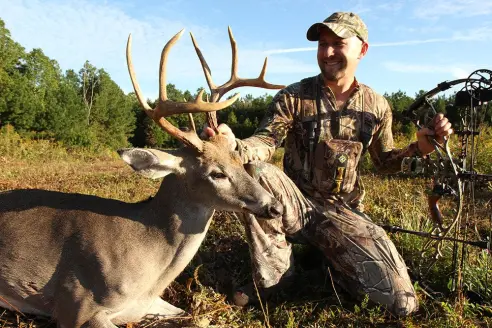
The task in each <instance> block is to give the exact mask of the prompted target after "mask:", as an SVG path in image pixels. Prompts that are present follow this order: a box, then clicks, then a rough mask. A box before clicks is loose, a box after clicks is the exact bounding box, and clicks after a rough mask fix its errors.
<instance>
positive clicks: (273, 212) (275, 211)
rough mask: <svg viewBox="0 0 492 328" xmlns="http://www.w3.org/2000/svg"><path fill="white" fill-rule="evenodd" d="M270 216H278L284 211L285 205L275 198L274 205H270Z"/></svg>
mask: <svg viewBox="0 0 492 328" xmlns="http://www.w3.org/2000/svg"><path fill="white" fill-rule="evenodd" d="M267 211H268V217H270V218H272V219H273V218H277V217H279V216H281V215H282V214H283V213H284V206H283V205H282V204H281V203H280V202H279V201H278V200H275V202H273V204H272V205H270V206H268V210H267Z"/></svg>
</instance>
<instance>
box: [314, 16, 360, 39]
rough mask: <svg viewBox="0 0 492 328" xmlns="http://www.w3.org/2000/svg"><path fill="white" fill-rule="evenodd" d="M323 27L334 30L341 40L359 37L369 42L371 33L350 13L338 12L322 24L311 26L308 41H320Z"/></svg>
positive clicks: (358, 18) (357, 17)
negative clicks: (320, 31)
mask: <svg viewBox="0 0 492 328" xmlns="http://www.w3.org/2000/svg"><path fill="white" fill-rule="evenodd" d="M321 27H327V28H329V29H330V30H332V31H333V32H334V33H335V34H336V35H338V36H339V37H341V38H344V39H346V38H350V37H352V36H357V37H358V38H360V39H361V40H362V41H364V42H367V39H368V37H369V33H368V31H367V27H366V24H364V22H363V21H362V19H361V18H360V17H359V16H358V15H357V14H354V13H349V12H337V13H333V14H331V15H330V17H328V18H327V19H325V20H324V21H323V22H322V23H316V24H313V25H311V27H310V28H309V29H308V31H307V35H306V37H307V39H308V40H309V41H318V40H319V29H320V28H321Z"/></svg>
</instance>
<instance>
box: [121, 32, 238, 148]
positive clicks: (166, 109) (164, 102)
mask: <svg viewBox="0 0 492 328" xmlns="http://www.w3.org/2000/svg"><path fill="white" fill-rule="evenodd" d="M183 31H184V30H181V31H180V32H178V33H177V34H176V35H174V36H173V37H172V38H171V40H169V41H168V42H167V43H166V45H165V46H164V49H163V50H162V53H161V62H160V69H159V101H158V105H157V107H156V108H155V109H152V108H150V106H149V105H148V104H147V102H146V101H145V99H144V97H143V95H142V91H141V90H140V86H139V84H138V82H137V79H136V74H135V71H134V68H133V62H132V57H131V41H132V38H131V34H130V35H129V36H128V43H127V47H126V58H127V64H128V71H129V73H130V78H131V81H132V84H133V88H134V90H135V93H136V95H137V99H138V101H139V103H140V105H141V106H142V107H143V109H144V111H145V113H146V114H147V115H148V116H149V117H150V118H152V119H153V120H154V121H155V122H156V123H157V124H158V125H159V126H160V127H161V128H162V129H163V130H165V131H166V132H168V133H169V134H170V135H172V136H174V137H176V138H177V139H179V140H180V141H182V142H183V143H184V144H185V145H187V146H192V147H193V148H195V149H197V150H198V151H201V149H202V146H203V143H202V141H201V140H200V138H198V136H197V135H196V133H190V132H183V131H181V130H180V129H178V128H176V127H175V126H173V125H172V124H171V123H169V121H167V120H166V119H165V117H167V116H170V115H173V114H180V113H199V112H215V111H217V110H220V109H223V108H226V107H228V106H230V105H232V104H233V103H234V102H235V101H236V100H237V99H238V98H239V94H237V95H235V96H234V97H232V98H231V99H228V100H226V101H223V102H212V103H209V102H204V101H203V100H202V96H203V90H202V91H200V92H199V93H198V95H197V97H196V99H195V101H193V102H173V101H170V100H168V99H167V92H166V63H167V55H168V53H169V50H170V49H171V48H172V46H173V45H174V44H175V43H176V41H178V40H179V38H180V37H181V35H182V33H183Z"/></svg>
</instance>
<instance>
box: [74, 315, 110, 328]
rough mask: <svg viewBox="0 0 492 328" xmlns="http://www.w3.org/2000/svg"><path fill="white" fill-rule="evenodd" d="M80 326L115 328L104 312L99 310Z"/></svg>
mask: <svg viewBox="0 0 492 328" xmlns="http://www.w3.org/2000/svg"><path fill="white" fill-rule="evenodd" d="M82 328H117V326H116V325H114V324H113V323H112V322H111V320H109V318H108V316H107V315H106V313H104V312H99V313H97V314H96V315H95V316H93V317H92V318H91V319H90V320H89V321H87V322H86V323H84V324H83V325H82Z"/></svg>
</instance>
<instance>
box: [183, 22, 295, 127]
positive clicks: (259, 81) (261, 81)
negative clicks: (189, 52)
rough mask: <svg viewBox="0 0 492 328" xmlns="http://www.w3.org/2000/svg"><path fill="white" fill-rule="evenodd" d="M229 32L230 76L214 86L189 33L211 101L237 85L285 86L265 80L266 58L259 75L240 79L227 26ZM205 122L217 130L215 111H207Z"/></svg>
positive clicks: (204, 61)
mask: <svg viewBox="0 0 492 328" xmlns="http://www.w3.org/2000/svg"><path fill="white" fill-rule="evenodd" d="M228 32H229V40H230V42H231V49H232V65H231V77H230V79H229V81H227V82H226V83H224V84H223V85H221V86H216V85H215V84H214V82H213V80H212V72H211V70H210V67H209V66H208V64H207V61H206V60H205V58H204V56H203V54H202V51H201V50H200V48H199V47H198V43H197V42H196V40H195V37H194V36H193V34H192V33H190V36H191V40H192V42H193V46H194V47H195V51H196V53H197V55H198V58H199V59H200V63H201V65H202V68H203V73H204V74H205V78H206V80H207V84H208V86H209V88H210V92H211V98H212V102H217V101H219V100H220V98H222V96H223V95H224V94H226V93H227V92H229V91H230V90H232V89H235V88H239V87H245V86H249V87H257V88H265V89H282V88H285V85H280V84H272V83H268V82H266V81H265V74H266V68H267V63H268V58H265V62H264V63H263V68H262V69H261V72H260V75H259V76H258V77H257V78H255V79H241V78H239V77H238V74H237V67H238V56H237V43H236V40H235V39H234V35H233V34H232V29H231V27H230V26H228ZM207 123H208V125H209V126H210V127H212V128H213V129H214V130H216V131H217V116H216V113H207Z"/></svg>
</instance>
